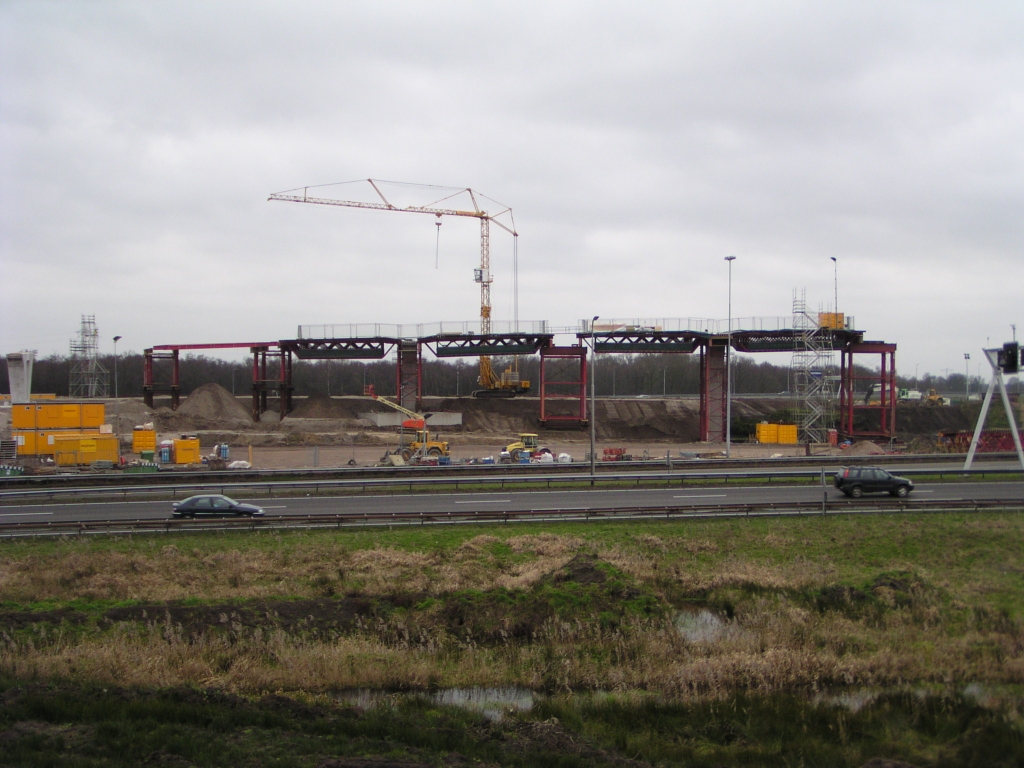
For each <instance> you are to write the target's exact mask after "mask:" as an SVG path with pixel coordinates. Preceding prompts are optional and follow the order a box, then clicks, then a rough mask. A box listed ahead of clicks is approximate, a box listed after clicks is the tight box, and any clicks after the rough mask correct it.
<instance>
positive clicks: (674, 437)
mask: <svg viewBox="0 0 1024 768" xmlns="http://www.w3.org/2000/svg"><path fill="white" fill-rule="evenodd" d="M275 405H276V403H273V402H272V404H271V406H272V408H273V407H274V406H275ZM559 405H560V406H561V407H562V409H563V410H564V409H565V408H566V407H568V405H567V403H565V402H563V403H561V404H559ZM156 406H157V407H156V408H155V409H150V408H147V407H146V406H145V405H144V404H143V403H142V401H141V399H136V398H121V399H120V400H118V401H109V402H108V404H107V420H108V421H109V422H110V423H111V424H113V425H114V428H115V429H116V430H117V431H118V432H119V433H120V434H121V435H122V436H124V437H125V440H126V442H129V443H130V438H129V436H130V435H131V432H132V430H133V428H134V427H136V426H140V425H146V424H152V425H153V427H155V428H156V429H157V431H158V433H159V439H160V440H165V439H173V438H177V437H180V436H182V435H186V434H187V435H197V436H198V437H199V439H200V441H201V444H202V445H203V447H204V449H205V448H208V447H212V446H213V445H215V444H217V443H227V444H228V445H230V446H231V451H232V453H231V458H232V459H246V460H251V461H252V462H253V464H254V465H255V466H258V467H265V468H299V467H314V466H318V467H337V466H345V465H349V464H352V463H354V464H356V465H359V466H366V465H369V464H375V463H377V462H378V461H379V460H380V459H381V457H382V456H383V455H384V453H385V451H390V452H394V451H395V450H396V449H398V448H399V435H398V431H397V429H394V428H383V429H382V428H378V427H376V426H375V425H374V424H373V422H372V421H370V420H369V419H367V418H363V417H364V416H365V415H366V414H367V413H380V412H392V410H391V409H390V408H388V407H387V406H385V405H383V404H381V403H380V402H375V401H373V400H371V399H369V398H365V397H351V396H350V397H333V398H329V397H326V396H324V395H315V396H312V397H308V398H305V397H298V398H295V401H294V409H293V411H292V412H291V413H290V414H288V415H287V416H286V417H285V418H284V419H281V418H280V416H279V415H278V413H277V412H276V411H274V410H270V411H268V412H267V413H265V414H263V416H262V418H261V419H260V421H258V422H254V421H253V419H252V416H251V409H252V400H251V397H238V396H234V395H232V394H231V393H230V392H228V391H227V390H225V389H224V388H222V387H219V386H218V385H215V384H207V385H204V386H202V387H200V388H199V389H197V390H195V391H194V392H192V393H191V394H190V395H189V396H188V397H187V398H185V399H184V400H182V402H181V404H180V406H179V408H178V409H177V410H171V408H170V401H169V399H168V398H164V399H162V400H161V399H159V398H158V400H157V402H156ZM794 406H795V403H794V401H793V400H792V399H791V398H785V397H751V396H737V398H736V399H735V400H734V401H733V424H734V425H738V426H739V429H740V430H741V431H743V430H746V431H749V432H753V430H754V425H755V424H756V423H757V422H759V421H773V422H792V421H793V409H794ZM4 410H6V409H0V432H4V433H5V434H4V436H7V433H9V426H8V425H9V422H7V424H5V423H4V418H3V417H4V413H3V411H4ZM423 410H424V411H434V412H439V413H461V414H462V419H463V423H462V425H461V426H459V427H443V428H439V429H438V430H436V431H435V432H434V433H433V434H432V437H434V438H435V439H438V438H439V439H441V440H447V441H449V443H450V445H451V454H452V458H453V459H455V460H468V459H473V458H476V459H483V458H485V457H488V456H492V457H495V458H496V457H497V456H498V454H499V453H500V452H501V450H502V448H503V447H504V446H505V445H507V444H508V443H510V442H512V441H514V440H515V439H516V437H517V435H518V434H519V433H521V432H536V433H538V434H539V435H540V442H541V445H543V446H546V447H548V448H550V449H551V450H552V451H553V452H554V453H556V454H558V453H567V454H569V455H570V456H572V458H573V459H574V460H575V461H586V460H588V452H589V447H590V444H589V432H588V431H587V430H586V429H578V428H576V429H551V428H547V429H545V428H541V426H540V423H539V416H540V401H539V400H538V399H537V398H535V397H519V398H515V399H509V400H479V399H474V398H472V397H465V398H430V397H428V398H424V402H423ZM596 422H597V454H598V458H599V459H600V458H602V456H603V452H604V449H605V448H615V449H623V450H624V451H625V453H626V454H628V455H632V456H635V457H648V458H665V457H666V456H667V455H671V456H672V457H673V458H693V457H695V456H703V457H712V456H715V455H717V454H720V453H721V451H722V449H723V448H724V446H723V445H712V444H708V443H700V442H697V438H698V436H699V430H700V405H699V400H698V398H697V397H696V396H682V397H670V398H598V400H597V420H596ZM972 426H973V424H972V419H971V418H970V415H969V414H967V413H965V412H964V411H961V409H960V408H956V407H925V406H921V405H917V404H915V405H906V406H901V407H900V408H899V410H898V414H897V428H898V432H899V435H900V437H901V439H902V440H903V441H904V442H906V443H909V444H911V445H912V447H913V450H915V451H926V450H928V449H930V448H931V447H932V446H934V444H935V435H936V433H937V432H939V431H949V430H954V431H955V430H961V429H970V428H971V427H972ZM814 452H815V453H828V452H830V450H829V449H828V448H825V447H819V448H816V449H815V450H814ZM804 453H805V448H804V447H803V446H780V445H767V446H766V445H756V444H754V445H748V444H746V443H744V442H742V441H739V442H736V443H734V446H733V455H736V456H740V457H770V456H779V455H781V456H793V455H802V454H804Z"/></svg>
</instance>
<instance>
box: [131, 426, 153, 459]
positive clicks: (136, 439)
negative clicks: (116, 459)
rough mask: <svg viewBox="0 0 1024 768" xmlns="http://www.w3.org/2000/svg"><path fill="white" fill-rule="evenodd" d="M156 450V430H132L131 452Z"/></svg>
mask: <svg viewBox="0 0 1024 768" xmlns="http://www.w3.org/2000/svg"><path fill="white" fill-rule="evenodd" d="M155 450H156V430H155V429H136V430H134V431H133V432H132V453H142V452H143V451H155Z"/></svg>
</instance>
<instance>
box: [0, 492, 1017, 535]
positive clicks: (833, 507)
mask: <svg viewBox="0 0 1024 768" xmlns="http://www.w3.org/2000/svg"><path fill="white" fill-rule="evenodd" d="M991 509H998V510H1000V511H1010V512H1022V511H1024V501H1017V502H1007V501H1000V500H991V501H931V500H927V501H907V500H899V501H890V500H878V501H875V502H871V503H865V502H864V501H863V500H859V501H857V502H853V501H850V502H847V501H833V502H828V503H827V504H823V503H822V502H793V503H778V504H775V503H764V504H743V505H726V506H695V507H681V506H677V505H671V506H655V507H618V508H611V509H593V510H580V509H564V510H563V509H543V510H523V511H499V510H485V511H458V512H445V513H438V512H404V513H399V512H360V513H345V514H331V515H295V516H284V515H279V516H271V517H263V518H242V519H237V520H236V519H216V520H206V521H200V520H188V519H166V518H165V519H159V520H97V521H83V522H24V523H0V538H14V537H28V536H67V535H87V534H118V533H126V534H127V533H132V534H134V533H147V532H148V533H176V532H190V531H191V532H195V531H208V532H210V531H225V530H229V531H237V530H253V531H255V530H277V529H287V528H292V529H301V528H338V529H340V528H352V527H368V526H377V527H382V526H397V525H401V526H411V525H419V526H425V525H457V524H477V523H480V524H483V523H492V524H493V523H503V524H507V523H529V522H548V521H558V522H573V521H577V522H584V523H585V522H590V521H600V520H609V521H615V520H634V519H642V520H677V519H691V518H692V519H701V518H716V517H789V516H820V515H827V514H833V515H834V514H906V513H915V512H928V513H957V512H959V513H976V512H983V511H986V510H991Z"/></svg>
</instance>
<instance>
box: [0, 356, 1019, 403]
mask: <svg viewBox="0 0 1024 768" xmlns="http://www.w3.org/2000/svg"><path fill="white" fill-rule="evenodd" d="M100 362H101V363H102V365H103V366H104V367H105V368H106V369H107V371H108V372H109V375H110V394H111V396H113V394H114V358H113V356H112V355H107V356H105V357H102V358H101V359H100ZM514 363H515V361H514V360H513V359H512V358H493V359H492V365H493V367H494V369H495V371H497V372H499V373H500V372H501V371H503V370H505V369H506V368H507V367H510V366H512V365H513V364H514ZM548 365H549V366H559V365H561V366H563V369H564V371H565V373H564V375H559V376H558V378H560V379H561V380H569V379H571V378H573V376H574V375H575V376H577V377H578V370H576V371H575V372H573V371H572V370H571V365H569V364H567V363H558V362H557V361H549V363H548ZM478 366H479V364H478V361H477V359H476V358H458V359H455V360H432V359H426V360H424V361H423V392H424V394H425V395H428V396H438V397H454V396H465V395H469V394H471V393H472V392H473V391H474V390H475V389H478V388H479V385H478V384H477V375H478V372H479V367H478ZM518 366H519V375H520V378H522V379H525V380H528V381H530V382H532V383H533V391H534V392H537V391H539V386H538V383H539V377H540V361H539V359H538V358H537V357H536V356H530V357H521V358H519V361H518ZM595 370H596V375H595V381H594V384H595V389H596V391H597V395H598V396H601V397H608V396H623V397H636V396H639V395H647V396H652V397H654V396H668V397H671V396H673V395H696V394H697V393H698V392H699V391H700V363H699V359H698V356H697V355H681V354H636V355H599V356H598V358H597V363H596V366H595ZM70 371H71V361H70V359H69V358H68V357H66V356H60V355H51V356H49V357H45V358H41V359H39V360H36V362H35V367H34V371H33V377H32V391H33V392H36V393H52V394H56V395H58V396H66V395H67V394H68V392H69V377H70ZM276 371H277V366H276V365H273V364H270V362H269V361H268V375H269V376H275V375H276ZM154 372H155V376H156V379H157V381H158V382H162V383H166V384H169V383H170V380H171V364H170V361H166V360H158V361H154ZM858 373H859V374H862V375H869V374H870V372H869V371H868V370H867V369H858ZM551 378H553V377H552V376H551V375H549V380H550V379H551ZM179 381H180V386H181V392H182V394H185V395H187V394H188V393H190V392H191V391H192V390H194V389H196V388H197V387H199V386H201V385H203V384H208V383H216V384H219V385H220V386H222V387H224V388H225V389H227V390H228V391H229V392H233V393H235V394H237V395H245V394H248V393H250V392H251V391H252V361H251V359H250V360H248V361H228V360H221V359H219V358H214V357H208V356H206V355H183V356H182V357H181V360H180V364H179ZM292 381H293V385H294V387H295V390H294V394H296V395H299V396H309V395H314V394H324V395H332V396H340V395H361V394H362V393H363V388H364V387H365V386H366V385H370V384H372V385H373V387H374V389H375V391H376V392H377V393H378V394H381V395H393V394H394V393H395V384H396V364H395V361H394V360H375V361H369V362H361V361H355V360H295V361H294V363H293V366H292ZM732 381H733V390H734V391H735V392H736V393H738V394H765V395H769V394H778V393H781V392H788V391H791V390H792V389H793V388H794V384H793V381H792V376H791V371H790V368H789V367H788V366H786V365H775V364H772V363H767V362H761V363H759V362H757V361H755V360H754V359H752V358H750V357H747V356H743V355H735V356H734V357H733V373H732ZM897 383H898V385H899V386H900V387H906V388H908V389H921V390H925V391H926V390H928V389H936V390H938V391H939V392H943V393H951V394H954V395H959V394H960V393H963V392H964V391H965V389H966V385H967V379H966V378H965V376H964V374H962V373H960V374H956V373H951V374H949V375H948V376H944V377H936V376H931V375H930V374H927V373H926V374H924V375H923V376H921V377H920V379H915V378H914V377H906V376H897ZM987 383H988V382H987V380H984V381H983V380H982V379H980V378H979V377H971V381H970V388H971V392H975V393H977V392H981V391H983V389H984V387H985V386H987ZM142 385H143V356H142V355H141V354H137V353H128V354H124V355H118V358H117V394H118V395H120V396H122V397H141V396H142ZM1010 386H1011V391H1013V390H1014V389H1015V388H1016V387H1017V382H1016V381H1015V380H1011V382H1010ZM0 392H10V384H9V381H8V377H7V367H6V366H2V368H0Z"/></svg>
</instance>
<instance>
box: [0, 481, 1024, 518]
mask: <svg viewBox="0 0 1024 768" xmlns="http://www.w3.org/2000/svg"><path fill="white" fill-rule="evenodd" d="M822 490H823V489H822V488H821V487H820V486H785V485H772V486H764V485H756V486H748V487H743V486H740V485H730V486H728V487H721V488H714V487H707V486H700V487H697V486H695V487H692V488H687V487H686V486H685V485H684V486H682V487H680V486H676V487H674V488H662V489H648V488H640V489H633V490H622V489H600V488H598V489H593V490H590V489H584V490H551V491H539V490H538V491H514V492H508V491H504V492H502V491H494V492H486V493H413V494H409V493H404V494H392V495H366V496H344V497H324V496H320V497H312V496H297V497H294V498H287V497H274V498H272V499H267V498H248V497H243V496H238V497H237V500H238V501H245V502H249V503H252V504H256V505H258V506H262V507H263V509H264V510H265V512H266V517H267V518H271V517H274V516H286V517H287V516H298V515H334V514H354V515H361V514H382V513H383V514H409V513H424V514H432V515H433V514H437V515H445V514H449V513H460V514H461V513H472V512H524V511H535V512H542V511H551V512H570V511H578V512H583V511H599V510H609V509H622V508H654V507H666V506H678V507H691V506H692V507H706V506H736V505H744V504H767V503H776V504H785V503H793V502H811V503H814V502H820V501H821V499H822ZM825 492H826V493H827V494H828V499H829V501H845V497H844V496H843V495H842V494H840V493H839V492H838V491H837V490H835V488H833V487H832V486H831V485H829V486H827V488H826V489H825ZM871 499H878V500H879V501H891V497H889V496H886V495H881V496H873V497H867V496H866V497H864V499H863V500H862V501H864V502H870V500H871ZM1022 499H1024V482H1021V481H1015V482H972V483H957V482H950V483H919V484H916V485H915V488H914V491H913V493H912V494H911V495H910V500H911V501H914V500H930V501H990V500H1007V501H1017V502H1020V501H1021V500H1022ZM170 514H171V504H170V502H168V501H124V502H114V501H104V502H73V503H67V504H60V503H56V504H31V505H22V506H16V505H9V506H3V507H0V524H5V523H28V522H82V521H97V520H113V521H117V520H160V519H166V518H169V517H170Z"/></svg>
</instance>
